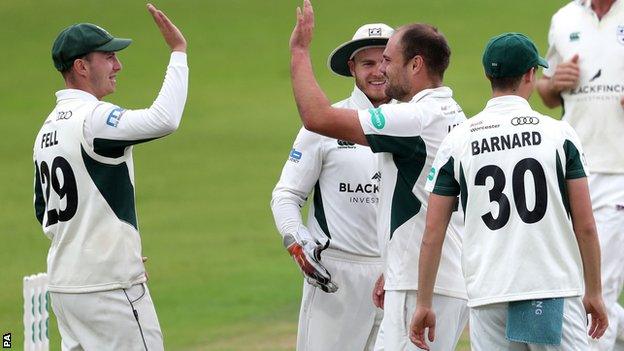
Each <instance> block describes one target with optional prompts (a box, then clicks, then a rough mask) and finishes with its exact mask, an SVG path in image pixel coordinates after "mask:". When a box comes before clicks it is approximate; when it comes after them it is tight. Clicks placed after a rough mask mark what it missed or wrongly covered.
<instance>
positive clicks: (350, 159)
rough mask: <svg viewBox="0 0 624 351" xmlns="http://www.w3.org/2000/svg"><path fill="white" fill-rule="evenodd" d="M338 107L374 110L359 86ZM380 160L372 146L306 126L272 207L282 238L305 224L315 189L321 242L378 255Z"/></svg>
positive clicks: (312, 219) (314, 231)
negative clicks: (303, 214)
mask: <svg viewBox="0 0 624 351" xmlns="http://www.w3.org/2000/svg"><path fill="white" fill-rule="evenodd" d="M334 107H340V108H350V109H364V108H372V107H373V105H372V104H371V103H370V101H369V100H368V98H367V97H366V95H365V94H364V93H363V92H362V91H360V90H359V89H358V88H357V87H355V88H354V89H353V93H352V94H351V96H350V97H349V98H348V99H345V100H343V101H340V102H338V103H336V104H334ZM380 177H381V174H380V173H379V169H378V162H377V158H376V156H375V155H374V154H373V153H372V152H371V151H370V148H368V147H366V146H362V145H358V144H353V143H350V142H348V141H344V140H337V139H333V138H328V137H325V136H322V135H319V134H316V133H313V132H310V131H308V130H306V129H304V128H301V130H300V131H299V134H298V135H297V138H296V139H295V142H294V144H293V147H292V149H291V151H290V154H289V157H288V160H287V161H286V163H285V165H284V168H283V170H282V175H281V177H280V180H279V182H278V183H277V185H276V186H275V189H274V190H273V198H272V200H271V209H272V210H273V216H274V218H275V223H276V225H277V228H278V230H279V232H280V234H282V236H283V235H285V234H287V233H293V232H296V231H297V228H298V227H299V225H300V224H301V223H302V220H301V208H302V207H303V205H304V204H305V202H306V200H307V198H308V195H309V194H310V193H311V192H312V190H314V195H313V200H312V203H311V204H310V210H309V212H308V221H307V226H308V229H309V231H310V234H311V235H312V236H313V237H314V238H315V239H317V240H318V241H319V242H322V243H324V242H326V241H327V240H328V239H329V247H330V248H334V249H336V250H341V251H344V252H348V253H351V254H356V255H361V256H371V257H379V256H380V253H379V244H378V242H377V234H376V216H377V215H376V210H377V203H378V202H379V198H378V193H379V180H380Z"/></svg>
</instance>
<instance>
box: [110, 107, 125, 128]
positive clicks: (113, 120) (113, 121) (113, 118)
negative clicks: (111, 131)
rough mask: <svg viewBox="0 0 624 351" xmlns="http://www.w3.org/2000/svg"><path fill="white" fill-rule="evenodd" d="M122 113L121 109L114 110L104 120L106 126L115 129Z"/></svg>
mask: <svg viewBox="0 0 624 351" xmlns="http://www.w3.org/2000/svg"><path fill="white" fill-rule="evenodd" d="M123 113H124V109H122V108H119V107H118V108H116V109H113V110H112V111H111V112H110V113H109V114H108V118H106V124H108V125H109V126H111V127H115V128H117V125H118V124H119V120H120V119H121V115H122V114H123Z"/></svg>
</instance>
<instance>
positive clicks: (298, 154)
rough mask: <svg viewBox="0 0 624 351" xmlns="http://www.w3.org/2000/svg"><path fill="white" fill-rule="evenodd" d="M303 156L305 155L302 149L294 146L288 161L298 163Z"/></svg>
mask: <svg viewBox="0 0 624 351" xmlns="http://www.w3.org/2000/svg"><path fill="white" fill-rule="evenodd" d="M301 156H303V154H302V153H301V151H297V149H295V148H293V149H292V150H290V154H289V155H288V161H290V162H294V163H298V162H299V160H301Z"/></svg>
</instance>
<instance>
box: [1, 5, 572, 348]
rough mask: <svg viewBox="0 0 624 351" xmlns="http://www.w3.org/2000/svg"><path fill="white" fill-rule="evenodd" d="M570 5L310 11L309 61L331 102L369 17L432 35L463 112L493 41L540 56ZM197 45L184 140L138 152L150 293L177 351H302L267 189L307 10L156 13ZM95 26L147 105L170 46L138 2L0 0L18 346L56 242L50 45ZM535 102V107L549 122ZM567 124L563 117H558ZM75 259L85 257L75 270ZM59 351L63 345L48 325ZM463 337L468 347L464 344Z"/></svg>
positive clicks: (292, 280) (121, 79)
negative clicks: (34, 283) (42, 211)
mask: <svg viewBox="0 0 624 351" xmlns="http://www.w3.org/2000/svg"><path fill="white" fill-rule="evenodd" d="M565 3H566V1H563V0H558V1H542V0H527V1H500V0H478V1H477V0H475V1H457V0H454V1H453V0H438V1H414V0H411V1H408V0H396V1H383V2H382V1H372V0H358V1H329V0H317V1H315V2H314V6H315V13H316V31H315V39H314V42H313V47H312V55H313V61H314V64H315V70H316V73H317V77H318V79H319V80H320V83H321V86H322V87H323V88H324V89H325V91H326V93H327V94H328V96H329V97H330V99H331V100H333V101H336V100H340V99H343V98H344V97H346V96H347V95H348V94H349V92H350V91H351V89H352V81H351V80H349V79H344V78H339V77H337V76H334V75H332V74H331V73H330V72H329V71H328V70H327V69H326V66H325V62H326V59H327V55H328V53H329V52H331V50H332V49H333V48H334V47H336V46H337V45H338V44H340V43H342V42H344V41H346V40H349V39H350V38H351V35H352V34H353V32H354V30H355V29H356V28H357V27H358V26H359V25H361V24H363V23H370V22H385V23H387V24H389V25H391V26H398V25H401V24H405V23H409V22H416V21H422V22H428V23H432V24H435V25H437V26H438V27H439V28H440V30H441V31H442V32H444V33H445V34H446V36H447V38H448V40H449V42H450V45H451V48H452V51H453V54H452V57H451V66H450V68H449V70H448V71H447V74H446V84H447V85H449V86H451V87H452V88H453V89H454V91H455V96H456V99H457V101H458V102H459V103H460V104H461V105H462V106H463V108H464V110H465V112H466V114H467V115H469V116H471V115H474V114H475V113H476V112H478V111H479V110H480V109H481V108H482V107H483V106H484V104H485V101H486V100H487V99H488V97H489V86H488V83H487V82H486V80H485V79H484V76H483V71H482V68H481V64H480V61H481V53H482V50H483V47H484V46H485V43H486V41H487V40H488V39H489V38H490V37H492V36H493V35H496V34H499V33H500V32H503V31H519V32H524V33H526V34H528V35H529V36H531V37H532V38H533V39H534V40H535V41H536V43H537V44H538V46H539V49H540V52H541V53H542V54H545V51H546V48H547V44H546V37H547V30H548V25H549V21H550V16H552V14H553V13H554V12H555V10H556V9H557V8H559V7H561V6H562V5H564V4H565ZM156 5H157V6H159V7H160V8H162V9H163V10H164V11H165V12H166V13H167V14H168V15H169V16H170V18H171V19H172V20H173V21H174V22H175V23H176V24H177V25H178V26H179V27H180V28H181V29H182V31H183V32H184V34H185V36H186V38H187V40H188V42H189V49H188V52H189V66H190V88H189V97H188V102H187V105H186V110H185V115H184V119H183V122H182V126H181V128H180V130H179V131H178V132H177V133H175V134H174V135H172V136H170V137H168V138H166V139H164V140H161V141H158V142H154V143H149V144H146V145H141V146H139V147H137V148H135V166H136V197H137V211H138V216H139V223H140V229H141V234H142V237H143V248H144V254H145V255H146V256H149V258H150V259H149V261H148V264H147V267H148V271H149V273H150V288H151V291H152V296H153V298H154V301H155V303H156V307H157V311H158V314H159V319H160V323H161V326H162V330H163V333H164V337H165V343H166V346H167V348H168V349H170V350H292V349H293V348H294V346H293V345H294V339H295V336H294V333H295V330H296V320H297V314H298V306H299V298H300V290H301V277H300V275H299V273H298V271H297V269H296V267H295V266H294V264H293V263H292V262H291V260H290V259H289V257H288V255H287V254H286V253H285V251H284V250H283V249H282V247H281V243H280V240H279V239H278V235H277V233H276V230H275V228H274V225H273V219H272V216H271V212H270V209H269V205H268V204H269V200H270V193H271V190H272V188H273V186H274V185H275V182H276V181H277V179H278V177H279V174H280V171H281V167H282V165H283V163H284V161H285V160H286V157H287V155H288V152H289V150H290V147H291V143H292V140H293V138H294V136H295V134H296V132H297V130H298V128H299V127H300V122H299V119H298V117H297V113H296V108H295V105H294V102H293V99H292V93H291V90H290V80H289V52H288V39H289V37H290V32H291V30H292V27H293V24H294V16H295V7H296V6H298V5H300V2H299V1H290V0H288V1H287V0H279V1H278V0H272V1H254V0H229V1H227V0H222V1H190V0H188V1H181V0H180V1H160V2H157V3H156ZM77 22H93V23H96V24H99V25H101V26H103V27H105V28H107V29H108V30H109V31H110V32H111V33H112V34H113V35H115V36H120V37H129V38H132V39H134V43H133V44H132V45H131V46H130V47H129V48H128V49H126V50H124V51H122V52H121V53H120V54H119V57H120V59H121V61H122V63H123V65H124V69H123V71H122V72H121V73H120V74H119V76H118V79H117V81H118V83H117V93H115V94H113V95H111V96H109V97H108V98H107V100H108V101H112V102H114V103H116V104H119V105H121V106H124V107H126V108H141V107H145V106H148V105H149V104H151V102H152V100H153V99H154V98H155V96H156V94H157V92H158V89H159V87H160V84H161V82H162V78H163V74H164V70H165V66H166V63H167V60H168V49H167V47H166V45H165V43H164V42H163V40H162V39H161V37H160V33H159V32H158V30H157V28H156V26H155V25H154V24H153V22H152V19H151V17H150V16H149V15H148V13H147V11H146V10H145V3H143V2H141V1H134V0H132V1H120V0H113V1H94V0H82V1H69V0H67V1H62V0H58V1H34V0H19V1H18V0H4V1H1V2H0V23H2V25H1V28H2V30H0V42H2V43H4V50H3V54H4V57H3V58H4V59H3V61H4V69H3V73H2V75H0V121H1V123H2V128H1V130H2V136H1V137H0V150H2V152H1V153H0V163H1V164H2V167H1V168H0V184H2V185H1V188H0V200H1V204H0V213H1V214H0V257H1V260H2V261H1V271H0V284H1V286H2V288H1V289H0V332H2V333H7V332H12V333H13V347H14V348H16V349H20V348H21V347H22V342H23V340H22V338H23V334H22V333H23V330H22V324H21V323H22V322H21V318H22V297H21V294H22V277H23V276H24V275H27V274H31V273H35V272H40V271H45V257H46V253H47V249H48V246H49V241H48V239H46V238H45V237H44V236H43V235H42V233H41V229H40V228H39V226H38V223H37V222H36V220H35V218H34V215H33V209H32V181H33V179H32V178H33V166H32V160H31V158H32V156H31V155H32V145H33V138H34V137H35V135H36V133H37V130H38V129H39V127H40V125H41V123H42V121H43V120H44V119H45V117H46V116H47V114H48V113H49V111H50V110H51V109H52V107H53V106H54V103H55V98H54V92H55V91H56V90H58V89H61V88H62V87H63V84H62V80H61V77H60V75H59V74H58V73H57V72H55V70H54V68H53V66H52V62H51V58H50V47H51V45H52V41H53V40H54V38H55V37H56V34H57V33H58V32H59V31H60V30H61V29H62V28H64V27H66V26H68V25H69V24H72V23H77ZM538 100H539V99H537V98H536V97H534V98H533V100H532V102H533V103H534V106H537V107H538V109H540V110H541V111H543V112H547V110H546V109H544V108H543V106H542V105H541V103H540V102H539V101H538ZM550 113H551V114H552V115H559V113H560V112H559V111H550ZM76 264H80V262H76ZM51 338H52V342H51V344H52V349H53V350H58V349H60V347H59V337H58V332H57V330H56V325H55V321H54V320H52V321H51ZM466 345H467V343H466V341H465V340H464V341H463V342H462V346H460V347H461V348H462V349H466V348H467V346H466Z"/></svg>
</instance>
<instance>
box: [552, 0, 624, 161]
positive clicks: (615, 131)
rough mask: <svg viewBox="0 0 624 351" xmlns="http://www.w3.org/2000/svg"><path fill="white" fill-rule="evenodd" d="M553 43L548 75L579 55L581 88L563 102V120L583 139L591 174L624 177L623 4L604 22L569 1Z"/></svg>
mask: <svg viewBox="0 0 624 351" xmlns="http://www.w3.org/2000/svg"><path fill="white" fill-rule="evenodd" d="M548 42H549V45H550V47H549V49H548V53H547V55H546V59H547V60H548V64H549V68H548V69H546V70H544V75H545V76H548V77H552V75H553V74H554V72H555V69H556V67H557V65H558V64H560V63H562V62H565V61H568V60H570V59H571V58H572V57H573V56H574V55H575V54H578V55H579V61H578V62H579V67H580V78H579V80H580V82H579V86H578V87H577V88H574V89H572V90H567V91H563V92H562V93H561V97H562V99H563V110H564V113H563V119H564V120H565V121H567V122H568V123H570V124H571V125H572V127H574V129H575V130H576V132H577V133H578V135H579V137H580V138H581V142H582V143H583V146H584V147H585V153H586V155H587V160H588V165H589V169H590V170H591V172H592V173H624V157H622V155H623V154H624V143H622V141H621V134H622V132H624V108H623V107H622V105H621V104H620V99H621V98H622V96H624V1H622V0H617V1H615V2H614V3H613V5H612V6H611V9H610V10H609V12H608V13H607V14H605V16H604V17H603V18H602V19H601V20H600V21H599V20H598V17H597V16H596V13H595V12H594V11H593V10H592V9H591V8H589V7H587V6H585V5H583V4H582V1H572V2H570V3H569V4H567V5H566V6H564V7H563V8H561V9H560V10H559V11H558V12H557V13H555V15H554V16H553V17H552V22H551V25H550V31H549V33H548Z"/></svg>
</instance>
